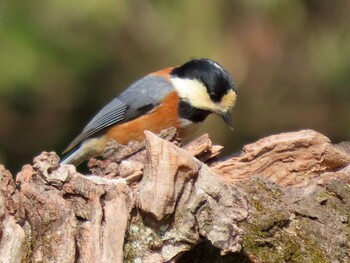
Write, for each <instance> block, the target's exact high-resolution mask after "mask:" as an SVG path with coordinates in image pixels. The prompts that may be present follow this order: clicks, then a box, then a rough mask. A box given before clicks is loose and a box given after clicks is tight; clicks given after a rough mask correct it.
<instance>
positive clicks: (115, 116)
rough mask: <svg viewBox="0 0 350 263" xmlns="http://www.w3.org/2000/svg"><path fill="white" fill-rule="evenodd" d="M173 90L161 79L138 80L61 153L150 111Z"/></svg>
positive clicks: (149, 77)
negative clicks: (115, 125) (112, 126)
mask: <svg viewBox="0 0 350 263" xmlns="http://www.w3.org/2000/svg"><path fill="white" fill-rule="evenodd" d="M173 90H174V87H173V86H172V84H171V83H170V82H169V81H167V80H166V79H165V78H163V77H158V76H149V75H148V76H146V77H143V78H141V79H139V80H138V81H136V82H134V83H133V84H132V85H131V86H129V87H128V88H127V89H126V90H125V91H124V92H123V93H121V94H120V96H118V97H117V98H115V99H113V100H112V101H111V102H109V103H108V104H107V105H106V106H105V107H103V108H102V109H101V110H100V111H99V112H98V113H97V114H96V116H95V117H94V118H93V119H92V120H91V121H90V122H89V123H88V124H87V125H86V126H85V128H84V129H83V131H82V132H81V133H80V134H79V135H78V136H77V137H76V138H75V139H74V140H73V141H72V142H71V144H70V145H69V146H68V147H67V149H66V150H65V151H64V152H63V153H66V152H69V151H71V150H72V149H73V148H75V147H76V146H77V145H78V144H79V143H81V142H82V141H84V140H86V139H87V138H90V137H93V136H96V135H97V134H98V133H99V132H101V131H102V130H104V129H106V128H108V127H110V126H111V125H114V124H116V123H123V122H126V121H129V120H132V119H135V118H137V117H139V116H141V115H143V114H145V113H147V112H149V111H152V110H153V109H154V107H156V106H157V105H158V104H159V103H160V102H161V101H162V100H163V98H164V97H165V96H166V95H167V94H169V93H170V92H171V91H173Z"/></svg>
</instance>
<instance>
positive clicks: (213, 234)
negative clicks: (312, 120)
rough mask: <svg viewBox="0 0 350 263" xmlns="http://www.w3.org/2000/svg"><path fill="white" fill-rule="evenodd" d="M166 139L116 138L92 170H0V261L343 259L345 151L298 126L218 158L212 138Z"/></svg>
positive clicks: (349, 194) (46, 159)
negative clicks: (120, 140) (186, 142)
mask: <svg viewBox="0 0 350 263" xmlns="http://www.w3.org/2000/svg"><path fill="white" fill-rule="evenodd" d="M163 136H164V137H166V138H167V139H169V140H171V141H175V143H172V142H169V141H166V140H164V139H161V138H159V137H158V136H156V135H154V134H152V133H150V132H146V140H145V143H141V144H139V143H132V144H130V145H129V146H121V145H118V144H116V143H115V142H113V141H111V142H110V143H109V146H108V147H107V149H106V152H105V156H106V157H108V158H109V159H106V160H96V159H92V160H90V162H89V167H90V169H91V172H92V174H90V175H82V174H80V173H78V172H76V169H75V167H74V166H71V165H59V158H58V157H57V155H56V154H55V153H53V152H52V153H42V154H41V155H40V156H38V157H36V158H35V159H34V163H33V165H25V166H24V167H23V169H22V171H21V172H20V173H19V174H18V175H17V176H16V180H14V179H13V178H12V176H11V174H10V173H9V172H8V171H7V170H6V169H5V168H4V167H3V166H0V262H26V261H30V262H76V261H78V262H123V260H124V262H182V263H183V262H349V261H350V255H349V251H350V241H349V235H350V227H349V224H350V223H349V211H350V166H349V164H350V154H349V152H347V151H346V147H345V148H344V147H343V146H341V147H340V146H337V147H336V146H333V145H332V144H331V142H330V141H329V139H328V138H326V137H325V136H323V135H321V134H319V133H317V132H314V131H311V130H305V131H299V132H291V133H284V134H279V135H273V136H270V137H267V138H264V139H262V140H260V141H257V142H255V143H252V144H250V145H247V146H245V147H244V148H243V151H242V153H241V154H240V155H239V156H237V155H235V156H233V157H230V158H226V159H225V160H224V161H222V160H221V161H220V160H218V159H215V158H214V159H213V157H215V156H217V155H218V154H219V153H220V150H221V147H220V146H215V145H214V146H213V145H212V143H211V141H210V140H209V137H208V136H207V135H204V136H202V137H200V138H198V139H197V140H195V141H193V142H191V143H190V144H189V145H186V146H184V147H182V148H180V147H179V146H178V145H179V143H177V140H176V134H175V133H174V130H168V131H166V132H164V133H163ZM344 149H345V150H344ZM205 163H207V164H205ZM208 165H209V166H208Z"/></svg>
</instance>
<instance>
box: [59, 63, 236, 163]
mask: <svg viewBox="0 0 350 263" xmlns="http://www.w3.org/2000/svg"><path fill="white" fill-rule="evenodd" d="M236 95H237V92H236V88H235V85H234V83H233V81H232V79H231V77H230V75H229V73H228V72H227V71H226V70H225V69H224V68H223V67H222V66H220V65H219V64H218V63H216V62H214V61H213V60H210V59H193V60H191V61H189V62H187V63H185V64H183V65H182V66H179V67H173V68H166V69H163V70H160V71H157V72H154V73H151V74H149V75H146V76H145V77H143V78H141V79H139V80H138V81H136V82H134V83H133V84H132V85H131V86H129V87H128V88H127V89H126V90H125V91H124V92H122V93H121V94H120V95H119V96H118V97H116V98H114V99H113V100H112V101H111V102H109V103H108V104H107V105H106V106H105V107H103V108H102V109H101V110H100V111H99V112H98V113H97V115H96V116H95V117H94V118H93V119H92V120H91V121H90V122H89V123H88V124H87V125H86V127H85V128H84V129H83V131H82V132H81V133H80V134H79V135H78V136H77V137H76V138H75V139H74V140H73V142H72V143H71V144H70V145H69V146H68V147H67V149H66V150H65V151H64V152H63V153H68V154H67V156H66V157H65V158H64V159H63V161H62V162H61V163H63V164H68V163H70V164H74V165H78V164H80V163H81V162H83V161H85V160H88V159H89V158H92V157H96V156H99V155H101V154H102V153H103V151H104V148H105V146H106V144H107V142H108V140H110V139H114V140H115V141H117V142H118V143H120V144H127V143H128V142H130V141H141V140H143V139H144V130H149V131H152V132H154V133H160V132H161V131H162V130H164V129H166V128H170V127H175V128H176V129H177V130H178V133H179V135H180V137H182V138H183V137H184V136H186V134H187V133H189V131H190V130H191V129H190V128H191V127H193V126H194V125H195V124H199V123H201V122H203V121H204V120H205V119H206V118H207V116H208V115H209V114H210V113H216V114H218V115H219V116H221V117H222V118H223V120H224V121H225V122H226V123H227V124H228V125H230V126H231V127H232V118H231V109H232V108H233V106H234V104H235V101H236Z"/></svg>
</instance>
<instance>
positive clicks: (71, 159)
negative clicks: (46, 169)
mask: <svg viewBox="0 0 350 263" xmlns="http://www.w3.org/2000/svg"><path fill="white" fill-rule="evenodd" d="M80 152H81V150H80V148H79V147H77V148H75V149H73V150H72V151H70V152H69V153H67V154H66V155H65V156H64V157H63V159H62V160H61V164H73V165H78V164H80V163H81V161H80V159H81V153H80Z"/></svg>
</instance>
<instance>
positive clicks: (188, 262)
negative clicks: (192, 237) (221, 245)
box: [176, 240, 252, 263]
mask: <svg viewBox="0 0 350 263" xmlns="http://www.w3.org/2000/svg"><path fill="white" fill-rule="evenodd" d="M251 262H252V261H251V260H250V258H249V257H248V255H247V254H246V253H245V252H244V251H243V250H242V251H241V252H240V253H230V254H228V255H225V256H222V255H220V250H219V249H218V248H216V247H214V246H213V245H212V244H211V243H210V241H208V240H205V241H203V242H201V243H199V244H197V245H196V246H195V247H193V248H192V249H191V250H189V251H187V252H186V253H184V254H183V255H182V256H181V257H179V258H178V259H177V260H176V263H251Z"/></svg>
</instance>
